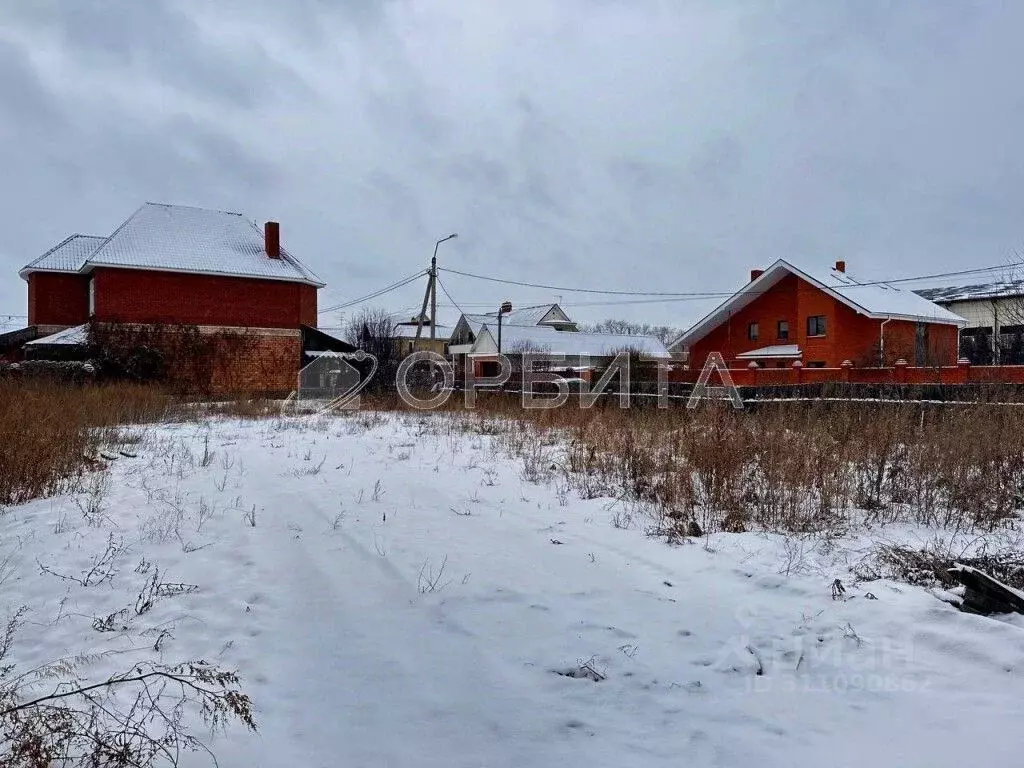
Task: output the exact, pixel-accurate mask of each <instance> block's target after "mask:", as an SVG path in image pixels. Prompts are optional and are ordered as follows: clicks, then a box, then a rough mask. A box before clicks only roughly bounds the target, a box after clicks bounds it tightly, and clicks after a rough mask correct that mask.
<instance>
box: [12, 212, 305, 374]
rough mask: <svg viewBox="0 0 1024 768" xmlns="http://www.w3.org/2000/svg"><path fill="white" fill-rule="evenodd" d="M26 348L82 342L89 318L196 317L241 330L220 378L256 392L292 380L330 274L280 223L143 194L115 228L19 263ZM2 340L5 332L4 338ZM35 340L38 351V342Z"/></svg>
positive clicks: (128, 321) (187, 320)
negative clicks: (243, 342)
mask: <svg viewBox="0 0 1024 768" xmlns="http://www.w3.org/2000/svg"><path fill="white" fill-rule="evenodd" d="M20 275H21V277H22V278H23V279H24V280H25V281H26V282H27V283H28V328H26V329H22V330H20V331H18V332H16V333H15V334H14V335H13V336H12V335H11V334H6V336H10V337H11V339H10V340H15V341H17V342H18V343H20V344H23V345H24V347H23V348H24V350H25V351H26V352H29V353H31V352H33V351H38V350H42V349H45V348H47V347H50V348H53V347H56V346H59V345H68V344H81V343H82V340H83V339H84V338H85V331H86V328H87V325H88V324H90V323H96V324H99V325H106V326H116V325H125V326H136V327H138V326H142V325H154V324H159V325H161V326H167V327H175V326H177V327H179V328H180V327H184V326H195V327H197V328H198V330H199V332H200V333H203V334H208V335H217V334H219V335H221V336H224V334H225V333H231V334H236V335H239V336H241V335H245V337H246V338H247V340H248V342H251V343H248V345H247V347H246V348H247V349H249V350H250V351H251V352H250V353H249V354H247V355H245V358H246V359H244V360H243V359H239V360H235V361H232V362H231V363H230V364H227V363H225V362H224V361H220V363H222V365H221V368H222V369H224V368H231V370H218V371H217V374H216V377H217V378H218V379H220V380H221V387H220V388H226V387H227V384H226V383H225V382H227V381H229V380H230V381H231V382H233V386H238V387H242V388H245V389H249V390H257V389H258V390H269V389H289V388H291V387H293V386H294V382H295V377H296V373H297V371H298V368H299V366H300V365H301V362H302V351H303V350H302V345H303V328H306V329H309V328H315V326H316V322H317V291H318V289H319V288H321V287H323V285H324V283H323V282H321V281H320V279H319V278H318V277H317V276H316V275H315V274H313V273H312V272H311V271H310V270H309V269H308V268H306V267H305V266H304V265H303V264H302V263H301V262H299V261H298V260H297V259H296V258H295V257H294V256H292V255H291V254H290V253H288V251H286V250H285V249H284V248H283V247H282V246H281V240H280V226H279V225H278V224H277V222H272V221H271V222H267V223H266V224H265V225H264V227H263V228H259V227H257V225H256V224H254V223H253V222H251V221H249V220H247V219H245V218H244V217H243V216H242V215H241V214H238V213H228V212H224V211H215V210H207V209H203V208H192V207H188V206H179V205H162V204H155V203H146V204H145V205H143V206H142V207H141V208H139V209H138V210H137V211H136V212H135V213H133V214H132V215H131V216H130V217H129V218H128V219H127V220H126V221H125V222H124V223H123V224H121V226H119V227H118V228H117V229H116V230H115V231H114V233H113V234H111V235H110V236H109V237H95V236H89V235H72V236H70V237H68V238H67V239H65V240H64V241H62V242H60V243H58V244H57V245H56V246H54V247H53V248H51V249H50V250H49V251H47V252H46V253H44V254H43V255H42V256H40V257H39V258H38V259H36V260H34V261H32V262H30V263H29V264H27V265H26V266H25V267H24V268H23V269H22V270H21V272H20ZM2 341H3V339H2V338H0V342H2ZM33 348H34V349H33Z"/></svg>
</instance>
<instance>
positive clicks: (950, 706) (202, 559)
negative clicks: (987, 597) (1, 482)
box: [0, 414, 1024, 768]
mask: <svg viewBox="0 0 1024 768" xmlns="http://www.w3.org/2000/svg"><path fill="white" fill-rule="evenodd" d="M374 422H376V423H374ZM133 450H134V451H136V452H137V457H135V458H128V457H125V458H121V459H118V460H117V461H114V462H113V463H112V464H111V467H110V469H109V472H108V473H107V474H106V475H95V476H94V477H93V478H92V479H91V480H90V481H89V485H90V486H91V492H90V491H86V492H83V493H80V494H77V495H76V496H73V497H70V496H69V497H60V498H54V499H44V500H39V501H36V502H33V503H30V504H26V505H24V506H20V507H15V508H10V509H7V510H6V511H5V512H4V513H3V514H2V515H0V562H3V561H4V558H5V556H7V562H6V565H5V566H3V567H2V568H0V582H2V586H0V618H3V616H4V613H5V612H7V613H11V612H13V611H14V610H16V608H17V607H18V606H20V605H28V606H30V608H31V613H30V614H29V616H28V617H27V618H28V621H27V623H26V624H25V625H24V626H23V627H22V629H21V631H20V632H19V634H18V637H17V642H16V644H15V647H14V649H13V651H12V654H11V657H12V659H13V661H15V662H16V663H17V664H18V665H19V668H26V667H30V666H33V665H37V664H41V663H45V662H51V661H53V660H55V659H57V658H59V657H64V656H68V655H76V654H82V653H84V652H90V653H100V652H104V651H123V652H124V653H117V654H113V655H110V654H108V655H107V656H104V657H102V658H101V659H99V660H97V661H96V662H95V667H94V669H92V670H90V669H88V668H87V669H85V670H84V671H85V673H86V674H89V675H91V676H92V677H94V678H96V679H100V678H101V676H102V675H103V674H104V672H109V671H111V670H115V669H123V668H124V667H125V666H127V665H128V664H130V661H129V659H131V660H136V659H162V660H163V661H165V662H175V661H181V660H186V659H195V658H203V659H206V660H208V661H211V662H216V663H218V664H220V665H222V666H225V667H229V668H237V669H238V670H239V672H240V673H241V674H242V676H243V679H244V686H245V690H246V691H247V692H248V693H249V694H250V695H251V696H252V697H253V699H254V702H255V704H256V706H257V710H258V711H257V720H258V723H259V727H260V730H259V733H258V734H252V733H248V732H246V731H245V730H243V729H242V728H240V727H236V728H233V729H230V730H229V731H228V733H227V734H226V735H223V736H218V737H216V738H212V739H210V740H209V744H210V746H211V747H212V749H213V750H214V752H215V753H216V754H217V756H218V758H219V760H220V764H221V765H223V766H391V767H395V768H397V767H400V766H445V767H456V768H461V767H462V766H466V767H469V766H477V767H479V768H484V767H485V766H486V768H497V767H499V766H509V767H510V768H513V767H514V768H530V767H532V766H577V765H579V766H588V768H597V766H614V767H615V768H622V766H680V765H687V766H753V765H757V766H786V767H787V768H788V767H791V766H858V768H860V767H862V766H871V767H872V768H876V767H878V766H928V767H929V768H936V767H939V766H962V765H964V764H968V765H976V766H988V765H1016V764H1019V763H1020V762H1021V760H1022V751H1024V750H1022V747H1021V740H1020V736H1019V728H1020V724H1021V723H1022V722H1024V622H1021V621H1019V620H1018V619H1020V618H1021V617H1014V618H1012V619H1010V618H1004V619H1002V620H997V619H992V618H983V617H977V616H970V615H966V614H962V613H960V612H959V611H957V610H956V609H955V608H953V607H952V606H950V605H948V604H946V603H944V602H942V601H940V600H938V599H936V597H935V596H934V595H932V594H930V593H929V592H928V591H926V590H924V589H921V588H916V587H909V586H906V585H899V584H895V583H890V582H885V581H876V582H871V583H860V584H854V583H853V581H852V577H851V574H850V573H849V566H850V564H851V563H853V562H855V561H856V560H857V559H859V557H860V556H862V554H863V552H864V551H865V549H866V548H867V547H868V546H869V544H870V540H869V539H870V537H866V536H865V535H861V536H860V537H859V538H858V539H857V540H845V541H838V542H832V543H831V544H830V545H824V544H822V543H820V542H816V541H810V540H804V541H798V540H794V539H789V540H786V539H783V538H780V537H776V536H767V535H760V534H754V533H747V534H722V535H716V536H712V537H709V538H708V539H707V540H706V541H704V540H699V541H695V542H693V543H687V544H684V545H681V546H669V545H667V544H666V543H665V542H664V540H658V539H654V538H650V537H648V536H646V535H645V534H644V532H643V530H642V528H643V524H642V522H637V524H636V525H634V526H633V527H632V528H630V529H623V528H619V527H615V526H614V525H613V524H612V520H613V519H621V514H619V513H621V509H617V507H616V504H615V503H614V502H613V501H612V500H609V499H593V500H581V499H579V498H577V497H576V496H574V495H573V494H572V493H571V492H567V491H566V490H565V489H564V487H562V486H561V485H560V484H559V483H557V482H555V483H552V484H551V485H535V484H531V483H529V482H526V481H525V480H524V479H523V477H522V474H523V472H522V470H523V463H522V462H521V461H520V460H518V459H515V458H510V457H507V456H503V455H502V454H501V452H500V451H498V450H496V449H494V448H493V447H492V445H491V438H490V437H488V436H486V435H480V434H472V433H465V432H462V431H459V430H458V429H453V423H452V422H451V421H450V417H445V416H422V417H420V416H404V417H396V416H391V417H380V418H379V419H378V418H375V417H373V416H370V415H366V414H363V415H359V416H355V415H349V416H344V417H338V418H332V419H329V420H325V421H322V422H318V423H316V424H310V423H306V422H304V423H301V424H299V423H294V422H284V423H282V422H271V421H254V422H239V421H219V422H214V423H211V424H200V425H197V424H184V425H166V426H157V427H151V428H147V429H146V430H145V438H144V440H143V441H142V442H141V443H140V444H138V445H136V446H135V447H134V449H133ZM104 477H107V478H108V479H107V480H106V481H104V480H103V478H104ZM83 512H84V513H88V519H87V517H86V515H85V514H83ZM90 521H91V523H92V524H90ZM253 523H255V524H253ZM896 534H899V535H901V536H907V535H913V532H907V531H904V530H898V531H892V530H882V531H879V532H875V533H873V534H872V536H888V535H896ZM920 535H921V536H924V535H925V534H924V533H923V532H922V533H920ZM111 536H112V537H113V539H111ZM111 541H113V542H114V543H115V544H123V548H122V549H121V550H120V552H119V554H118V555H117V557H116V561H115V563H114V566H115V569H114V570H116V572H114V573H112V574H111V575H110V578H102V576H103V575H104V574H100V577H97V578H98V583H95V584H92V585H90V586H83V585H81V584H79V583H77V582H75V581H73V580H69V579H68V578H61V577H60V575H63V576H65V577H69V576H75V577H79V578H81V577H82V574H83V573H84V572H87V571H88V570H89V569H90V568H91V567H92V566H93V564H94V561H95V559H96V558H97V557H98V556H100V555H101V553H103V552H104V550H105V548H106V547H107V545H108V543H110V542H111ZM153 568H159V569H160V572H161V574H162V579H163V580H165V581H169V582H180V583H185V584H194V585H197V586H198V590H197V591H194V592H192V593H190V594H179V595H177V596H169V597H164V598H161V599H159V600H158V601H157V603H156V605H155V607H154V608H153V610H152V611H150V612H148V613H146V614H144V615H143V616H135V617H134V618H130V619H129V620H128V621H127V622H125V626H126V628H125V629H119V630H118V631H113V632H99V631H96V629H94V627H93V622H94V619H95V618H97V617H104V616H108V615H109V614H112V613H114V612H117V611H119V610H121V609H123V608H126V607H129V606H132V605H134V603H135V600H136V596H137V595H138V593H139V591H140V589H141V588H142V586H143V585H144V583H145V582H146V580H147V578H149V576H148V575H147V574H151V573H152V569H153ZM104 573H105V572H104ZM57 574H59V575H57ZM836 578H840V579H842V580H843V583H844V585H845V586H846V589H847V592H846V596H845V597H846V599H839V600H833V599H832V591H831V584H832V581H833V580H834V579H836ZM165 631H166V632H165ZM161 634H162V635H163V636H162V637H161ZM158 638H159V640H160V641H159V643H157V640H158ZM155 645H159V648H160V650H159V651H156V650H154V646H155ZM581 669H582V672H581V671H580V670H581ZM568 672H572V673H574V674H575V676H568V675H566V674H565V673H568ZM594 673H596V675H595V674H594ZM594 677H597V678H598V679H597V680H594V679H592V678H594ZM203 762H204V759H203V757H202V756H201V755H197V756H195V757H194V763H195V764H203ZM188 764H191V763H188Z"/></svg>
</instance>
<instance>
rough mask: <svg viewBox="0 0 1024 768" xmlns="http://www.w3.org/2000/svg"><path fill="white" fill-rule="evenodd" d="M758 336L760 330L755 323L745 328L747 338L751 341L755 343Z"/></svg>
mask: <svg viewBox="0 0 1024 768" xmlns="http://www.w3.org/2000/svg"><path fill="white" fill-rule="evenodd" d="M759 334H760V328H759V327H758V325H757V323H751V324H750V325H748V326H747V338H748V339H750V340H751V341H757V337H758V335H759Z"/></svg>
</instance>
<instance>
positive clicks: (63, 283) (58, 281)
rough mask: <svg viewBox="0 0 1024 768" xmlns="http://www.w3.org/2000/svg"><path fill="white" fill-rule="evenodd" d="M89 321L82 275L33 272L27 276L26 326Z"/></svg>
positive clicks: (87, 295)
mask: <svg viewBox="0 0 1024 768" xmlns="http://www.w3.org/2000/svg"><path fill="white" fill-rule="evenodd" d="M88 321H89V280H88V278H87V277H86V276H85V275H65V274H60V273H57V272H33V273H31V274H30V275H29V276H28V324H29V325H82V323H86V322H88Z"/></svg>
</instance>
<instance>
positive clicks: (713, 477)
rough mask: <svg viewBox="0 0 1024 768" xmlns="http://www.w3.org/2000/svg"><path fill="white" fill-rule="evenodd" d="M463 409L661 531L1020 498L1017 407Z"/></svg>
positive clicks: (999, 520)
mask: <svg viewBox="0 0 1024 768" xmlns="http://www.w3.org/2000/svg"><path fill="white" fill-rule="evenodd" d="M456 410H457V409H456ZM462 421H463V423H464V428H467V429H473V430H480V431H481V432H488V431H489V432H491V433H492V434H493V433H494V432H497V435H496V438H495V439H496V441H497V443H498V444H499V445H500V446H501V447H502V448H503V449H504V450H505V451H506V452H507V453H508V454H509V455H511V456H515V457H519V458H521V459H522V461H523V462H524V469H526V470H530V468H534V469H536V468H537V467H542V468H543V469H545V470H550V469H551V468H552V466H554V467H555V469H556V470H557V471H558V472H559V473H562V474H564V478H565V480H566V481H567V482H568V483H569V485H570V486H571V487H572V488H574V489H575V490H577V491H578V492H579V493H580V495H582V496H584V497H587V498H593V497H597V496H611V497H614V498H616V499H618V500H619V501H620V502H622V504H623V505H626V507H627V508H633V509H635V510H638V511H642V512H643V514H644V516H645V517H647V518H648V519H650V518H651V517H653V520H654V522H653V524H652V526H651V530H652V531H653V532H657V533H663V534H666V535H669V536H683V535H686V532H687V531H688V530H692V525H691V523H692V522H696V523H698V524H699V526H700V527H701V528H702V529H703V530H705V531H715V530H734V531H735V530H747V529H758V530H769V531H791V532H811V531H831V532H835V531H841V530H842V529H844V528H846V527H848V526H851V525H863V524H874V523H894V522H913V523H920V524H926V525H932V526H936V527H940V528H944V529H947V530H957V531H975V530H992V529H995V528H997V527H1000V526H1003V525H1005V524H1007V523H1009V522H1011V521H1013V520H1015V519H1016V518H1017V516H1018V514H1019V512H1020V510H1021V508H1022V506H1024V408H1015V407H999V406H989V405H977V406H949V405H945V406H921V405H917V404H910V403H907V404H877V403H854V402H846V403H835V402H827V403H825V402H820V403H772V404H759V405H758V406H757V407H756V408H749V409H747V410H744V411H733V410H732V409H730V408H726V407H721V406H716V405H712V404H709V405H706V406H704V407H702V408H700V409H698V410H696V411H687V410H685V409H684V408H671V409H667V410H658V409H656V408H653V407H650V408H633V409H630V410H620V409H618V408H616V407H612V406H606V407H597V408H593V409H589V410H580V409H579V408H577V407H575V406H572V405H570V406H567V407H564V408H559V409H551V410H523V409H522V408H521V407H520V404H519V402H518V400H516V399H515V398H513V397H508V396H500V395H499V396H491V397H489V398H482V399H481V401H480V402H479V403H478V409H477V410H476V411H473V412H472V413H471V414H469V415H465V416H464V417H463V419H462ZM524 427H525V428H524ZM556 443H557V447H555V444H556ZM546 444H547V445H550V446H551V448H550V450H549V452H548V456H549V458H546V459H545V460H544V461H541V460H540V458H539V456H538V452H539V450H540V448H539V447H540V446H544V445H546ZM527 474H530V472H524V477H525V478H526V479H530V478H529V477H526V475H527ZM532 474H533V475H538V476H537V477H535V478H533V479H534V481H540V480H542V479H545V478H542V477H540V476H539V475H542V474H545V473H544V472H540V473H538V472H532ZM547 474H550V472H548V473H547ZM627 517H628V515H627Z"/></svg>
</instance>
